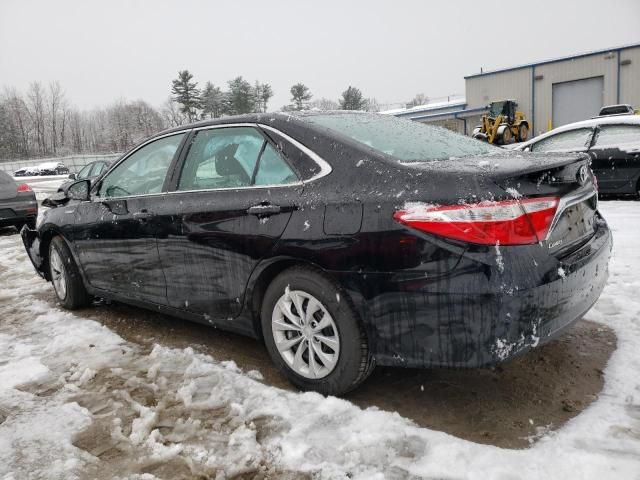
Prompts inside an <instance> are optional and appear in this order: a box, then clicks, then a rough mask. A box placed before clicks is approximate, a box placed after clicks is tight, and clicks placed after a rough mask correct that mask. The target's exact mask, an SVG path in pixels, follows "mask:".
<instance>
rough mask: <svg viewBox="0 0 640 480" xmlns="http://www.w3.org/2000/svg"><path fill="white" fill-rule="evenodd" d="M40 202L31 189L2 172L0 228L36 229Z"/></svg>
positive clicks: (0, 174) (0, 176) (0, 172)
mask: <svg viewBox="0 0 640 480" xmlns="http://www.w3.org/2000/svg"><path fill="white" fill-rule="evenodd" d="M37 217H38V202H36V196H35V194H34V193H33V190H31V187H29V185H27V184H26V183H20V184H18V183H16V181H15V180H14V179H13V178H11V175H9V174H8V173H6V172H3V171H2V170H0V227H7V226H11V225H15V226H16V227H18V229H20V228H22V226H23V225H25V224H26V225H28V226H29V227H30V228H35V227H36V218H37Z"/></svg>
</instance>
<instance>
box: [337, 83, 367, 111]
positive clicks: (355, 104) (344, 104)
mask: <svg viewBox="0 0 640 480" xmlns="http://www.w3.org/2000/svg"><path fill="white" fill-rule="evenodd" d="M366 107H367V101H366V99H365V98H363V97H362V92H361V91H360V90H359V89H358V88H356V87H352V86H351V85H349V88H347V89H346V90H345V91H344V92H342V98H341V99H340V108H341V109H342V110H364V109H365V108H366Z"/></svg>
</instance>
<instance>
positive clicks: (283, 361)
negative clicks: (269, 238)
mask: <svg viewBox="0 0 640 480" xmlns="http://www.w3.org/2000/svg"><path fill="white" fill-rule="evenodd" d="M261 320H262V331H263V334H264V339H265V344H266V346H267V350H268V352H269V355H270V356H271V359H272V360H273V362H274V363H275V365H276V366H277V367H278V369H279V370H280V371H281V372H282V373H283V374H284V375H285V376H286V377H287V378H288V380H289V381H290V382H291V383H293V384H294V385H295V386H297V387H298V388H300V389H302V390H314V391H316V392H319V393H322V394H324V395H341V394H344V393H346V392H348V391H350V390H353V389H354V388H356V387H357V386H358V385H359V384H360V383H361V382H362V381H364V380H365V379H366V378H367V377H368V376H369V374H370V373H371V371H372V370H373V365H374V362H373V358H372V357H371V354H370V353H369V346H368V343H367V339H366V335H365V333H364V330H363V329H362V326H361V325H360V323H359V322H358V319H357V315H356V313H355V311H354V308H353V306H352V305H351V303H350V301H349V299H348V298H346V295H345V294H344V293H341V291H340V289H339V287H338V286H337V285H336V284H335V283H334V282H333V281H332V280H330V279H329V278H327V277H326V276H324V275H323V274H322V273H321V272H319V271H317V270H314V269H311V268H304V267H294V268H291V269H289V270H286V271H285V272H283V273H282V274H280V275H279V276H278V277H276V279H275V280H273V282H271V285H269V288H267V291H266V293H265V297H264V300H263V302H262V312H261Z"/></svg>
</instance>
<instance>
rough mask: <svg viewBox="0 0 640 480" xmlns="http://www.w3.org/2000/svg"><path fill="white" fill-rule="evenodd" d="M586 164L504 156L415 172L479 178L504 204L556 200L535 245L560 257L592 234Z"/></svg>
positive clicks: (578, 158)
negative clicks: (502, 193) (497, 189)
mask: <svg viewBox="0 0 640 480" xmlns="http://www.w3.org/2000/svg"><path fill="white" fill-rule="evenodd" d="M589 162H590V160H589V157H588V156H587V155H582V154H575V153H574V154H534V153H528V152H512V151H505V152H504V153H501V154H498V155H488V156H482V157H465V158H451V159H449V160H445V161H439V162H425V163H419V164H415V168H418V169H421V170H422V169H424V170H431V169H433V170H436V169H437V170H439V171H443V170H445V171H447V172H451V173H454V174H459V175H466V174H469V175H476V176H477V175H479V176H482V177H484V178H486V179H488V180H490V181H491V182H492V183H494V184H496V185H497V186H498V187H500V188H501V189H502V190H504V191H505V193H506V195H505V198H528V197H551V196H553V197H558V198H559V199H560V204H559V206H558V209H557V212H556V215H555V218H554V220H553V223H552V225H551V228H550V230H549V233H548V235H547V238H546V239H544V241H542V242H541V244H542V246H544V247H545V248H547V249H548V250H549V252H550V253H552V254H554V255H562V254H564V253H566V252H568V251H572V250H574V249H575V248H578V247H579V246H581V245H583V244H584V243H585V242H586V241H587V240H588V239H589V238H591V236H592V235H593V233H594V231H595V225H596V222H595V220H596V209H597V191H596V187H595V182H594V176H593V174H592V172H591V169H590V168H589ZM496 200H500V199H498V198H496Z"/></svg>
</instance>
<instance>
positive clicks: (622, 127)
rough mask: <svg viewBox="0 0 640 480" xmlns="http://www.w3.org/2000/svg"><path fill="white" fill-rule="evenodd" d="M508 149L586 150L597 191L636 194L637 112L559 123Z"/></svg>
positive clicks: (639, 183)
mask: <svg viewBox="0 0 640 480" xmlns="http://www.w3.org/2000/svg"><path fill="white" fill-rule="evenodd" d="M511 149H512V150H522V151H526V152H529V151H531V152H537V153H539V152H542V153H546V152H553V153H557V152H567V153H585V154H588V155H589V156H590V157H591V169H592V170H593V173H594V174H595V175H596V178H597V179H598V186H599V192H600V193H604V194H634V195H638V196H639V197H640V115H613V116H604V117H596V118H592V119H590V120H584V121H582V122H576V123H571V124H569V125H563V126H562V127H558V128H556V129H554V130H551V131H550V132H547V133H544V134H542V135H539V136H537V137H535V138H533V139H531V140H529V141H526V142H523V143H518V144H515V145H513V147H512V148H511Z"/></svg>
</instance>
